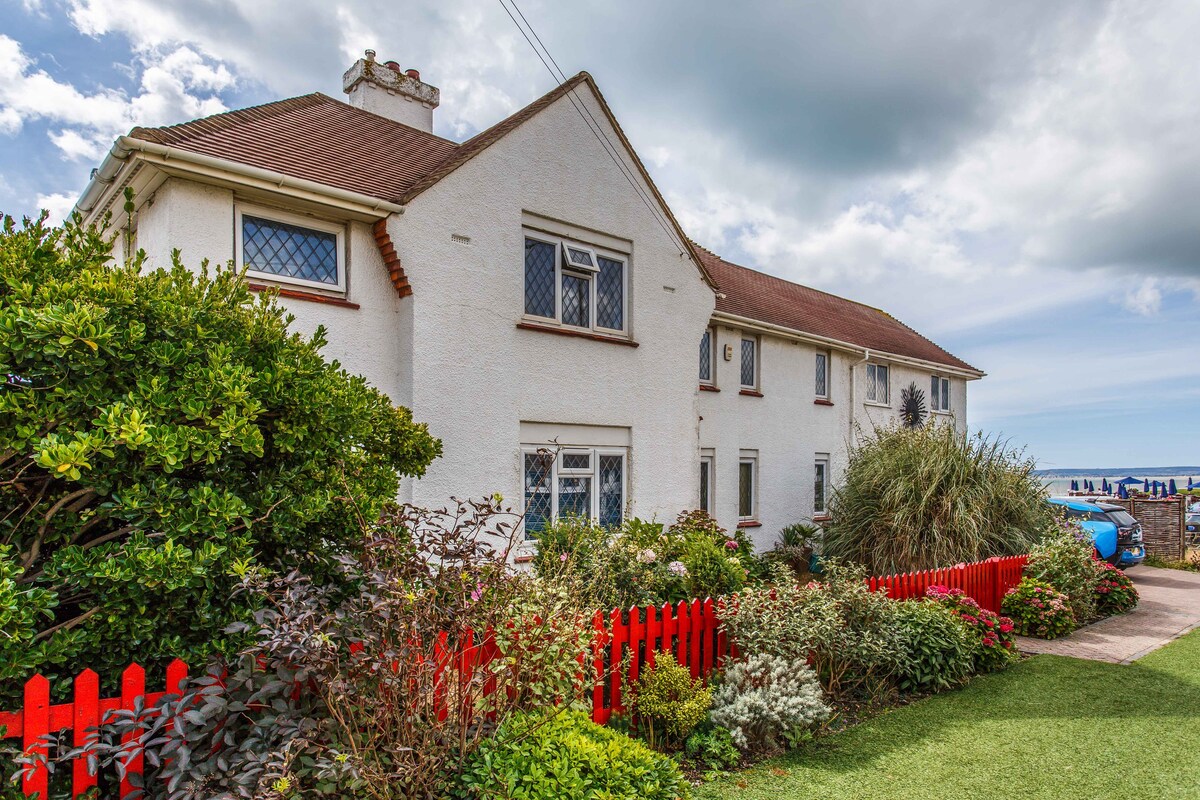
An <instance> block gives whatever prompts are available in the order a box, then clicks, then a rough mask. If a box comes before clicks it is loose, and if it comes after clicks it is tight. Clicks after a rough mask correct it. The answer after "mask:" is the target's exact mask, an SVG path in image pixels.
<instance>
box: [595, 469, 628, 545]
mask: <svg viewBox="0 0 1200 800" xmlns="http://www.w3.org/2000/svg"><path fill="white" fill-rule="evenodd" d="M624 506H625V459H624V458H623V457H621V456H600V524H601V525H603V526H604V527H607V528H615V527H616V526H618V525H620V524H621V518H622V516H623V515H624Z"/></svg>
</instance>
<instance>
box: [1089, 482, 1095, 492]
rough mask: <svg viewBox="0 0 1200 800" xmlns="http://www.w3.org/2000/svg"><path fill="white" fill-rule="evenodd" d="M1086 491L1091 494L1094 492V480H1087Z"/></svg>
mask: <svg viewBox="0 0 1200 800" xmlns="http://www.w3.org/2000/svg"><path fill="white" fill-rule="evenodd" d="M1088 491H1089V492H1091V493H1092V494H1095V493H1096V482H1095V481H1088Z"/></svg>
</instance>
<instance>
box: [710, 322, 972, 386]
mask: <svg viewBox="0 0 1200 800" xmlns="http://www.w3.org/2000/svg"><path fill="white" fill-rule="evenodd" d="M712 318H713V320H714V321H716V322H725V323H728V324H730V325H736V326H738V327H742V328H747V329H749V330H757V331H760V332H763V333H770V334H774V335H775V336H779V337H782V338H784V339H792V340H794V341H798V342H806V343H808V344H819V345H824V346H826V347H829V348H830V349H833V350H840V351H842V352H844V353H852V354H854V355H861V356H862V357H863V361H862V362H861V363H865V362H866V361H869V360H871V359H872V358H879V359H883V360H885V361H892V362H895V363H897V364H905V365H907V366H910V367H918V368H920V369H928V370H932V371H936V372H943V373H946V374H949V375H953V376H954V377H957V378H964V379H965V380H969V381H974V380H979V379H980V378H983V377H984V376H985V375H987V373H986V372H981V371H979V370H967V369H963V368H961V367H953V366H950V365H949V364H941V363H939V362H936V361H926V360H925V359H922V358H912V357H911V356H902V355H897V354H895V353H885V352H880V351H872V350H871V349H870V348H866V347H863V346H861V345H856V344H852V343H850V342H843V341H841V340H839V339H831V338H829V337H827V336H818V335H817V334H815V333H804V332H803V331H797V330H795V329H793V328H785V327H783V326H782V325H772V324H771V323H769V322H762V321H760V320H756V319H750V318H749V317H743V316H739V315H737V314H730V313H728V312H726V311H716V312H714V313H713V316H712Z"/></svg>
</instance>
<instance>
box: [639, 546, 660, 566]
mask: <svg viewBox="0 0 1200 800" xmlns="http://www.w3.org/2000/svg"><path fill="white" fill-rule="evenodd" d="M637 560H638V561H639V562H641V563H642V564H653V563H654V562H655V561H657V560H658V554H657V553H655V552H654V551H653V550H650V549H649V548H647V549H645V550H643V551H642V552H640V553H638V555H637Z"/></svg>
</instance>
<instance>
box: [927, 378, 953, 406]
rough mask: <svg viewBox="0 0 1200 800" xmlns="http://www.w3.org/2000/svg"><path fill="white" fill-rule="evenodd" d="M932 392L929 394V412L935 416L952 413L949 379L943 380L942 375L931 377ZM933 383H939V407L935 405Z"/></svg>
mask: <svg viewBox="0 0 1200 800" xmlns="http://www.w3.org/2000/svg"><path fill="white" fill-rule="evenodd" d="M929 379H930V386H929V388H930V392H929V410H930V411H932V412H933V413H935V414H949V413H950V389H951V383H950V379H949V378H943V377H942V376H941V375H930V376H929ZM933 381H937V382H938V396H937V401H938V402H937V405H936V406H935V405H934V396H933V391H932V390H933Z"/></svg>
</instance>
